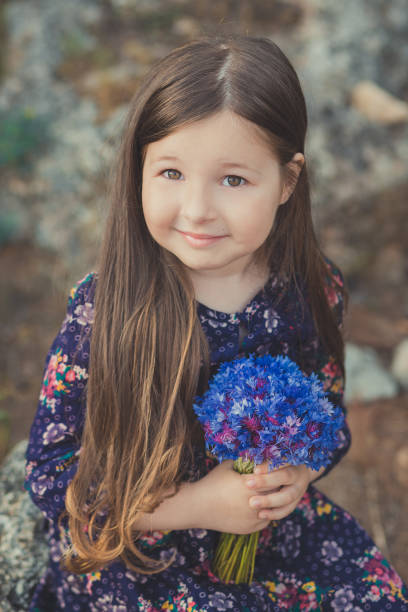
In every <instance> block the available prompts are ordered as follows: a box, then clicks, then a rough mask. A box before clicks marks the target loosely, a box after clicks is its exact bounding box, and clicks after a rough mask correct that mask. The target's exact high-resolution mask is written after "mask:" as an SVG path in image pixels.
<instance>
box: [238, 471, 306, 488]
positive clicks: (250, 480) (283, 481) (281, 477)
mask: <svg viewBox="0 0 408 612" xmlns="http://www.w3.org/2000/svg"><path fill="white" fill-rule="evenodd" d="M297 476H298V474H297V470H296V468H295V467H294V466H290V467H288V466H286V467H284V468H280V469H278V470H273V471H272V472H269V473H262V474H249V475H248V476H247V477H246V485H247V487H249V488H250V489H253V490H256V491H260V492H263V491H270V490H273V489H278V488H279V487H281V486H285V485H290V484H293V482H294V481H295V480H296V479H297Z"/></svg>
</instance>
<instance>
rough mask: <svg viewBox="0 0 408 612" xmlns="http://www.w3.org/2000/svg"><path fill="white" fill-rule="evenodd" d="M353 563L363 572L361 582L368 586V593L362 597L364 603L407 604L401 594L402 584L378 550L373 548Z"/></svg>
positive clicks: (406, 600) (407, 601) (407, 600)
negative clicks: (398, 602) (381, 601)
mask: <svg viewBox="0 0 408 612" xmlns="http://www.w3.org/2000/svg"><path fill="white" fill-rule="evenodd" d="M354 563H355V564H356V565H358V566H359V567H361V568H362V569H363V570H364V574H363V581H364V582H366V583H367V584H369V585H370V588H369V590H368V593H367V595H366V596H365V597H363V599H362V602H366V601H379V600H381V599H384V600H385V601H387V600H388V601H390V602H396V601H402V602H404V603H406V604H408V599H407V598H406V597H405V596H404V594H403V593H402V589H403V584H402V580H401V578H400V577H399V576H398V574H397V573H396V571H395V570H394V568H392V567H391V566H390V564H389V563H388V561H387V560H386V559H384V557H383V556H382V554H381V553H380V551H379V550H378V548H376V547H375V546H373V547H372V548H370V549H368V550H366V551H365V554H364V556H362V557H360V558H359V559H357V560H355V561H354Z"/></svg>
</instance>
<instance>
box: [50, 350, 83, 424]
mask: <svg viewBox="0 0 408 612" xmlns="http://www.w3.org/2000/svg"><path fill="white" fill-rule="evenodd" d="M87 378H88V373H87V371H86V370H85V369H84V368H81V367H80V366H78V365H74V366H71V364H70V363H69V361H68V355H67V354H66V353H64V352H63V350H62V349H58V350H57V352H56V353H55V354H53V355H51V357H50V360H49V362H48V367H47V370H46V372H45V375H44V381H43V385H42V387H41V392H40V403H41V404H42V405H43V406H44V407H46V408H48V409H49V410H50V411H51V413H52V414H54V413H55V406H56V400H57V398H59V397H62V396H63V395H66V394H67V393H69V391H70V388H71V387H72V386H73V385H74V383H78V382H80V381H84V380H86V379H87Z"/></svg>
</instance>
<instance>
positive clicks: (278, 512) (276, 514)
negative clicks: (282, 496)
mask: <svg viewBox="0 0 408 612" xmlns="http://www.w3.org/2000/svg"><path fill="white" fill-rule="evenodd" d="M296 506H297V504H296V503H294V504H289V505H288V506H282V507H281V508H274V509H273V510H261V511H260V512H259V513H258V518H259V519H268V520H269V521H279V520H280V519H283V518H285V517H287V516H289V514H291V513H292V512H293V511H294V510H295V508H296Z"/></svg>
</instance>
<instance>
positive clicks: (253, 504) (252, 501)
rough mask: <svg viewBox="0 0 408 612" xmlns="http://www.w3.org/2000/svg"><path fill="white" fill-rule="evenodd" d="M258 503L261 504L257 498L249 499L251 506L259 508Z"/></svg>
mask: <svg viewBox="0 0 408 612" xmlns="http://www.w3.org/2000/svg"><path fill="white" fill-rule="evenodd" d="M260 505H261V502H260V501H259V499H251V506H252V507H253V508H259V506H260Z"/></svg>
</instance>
